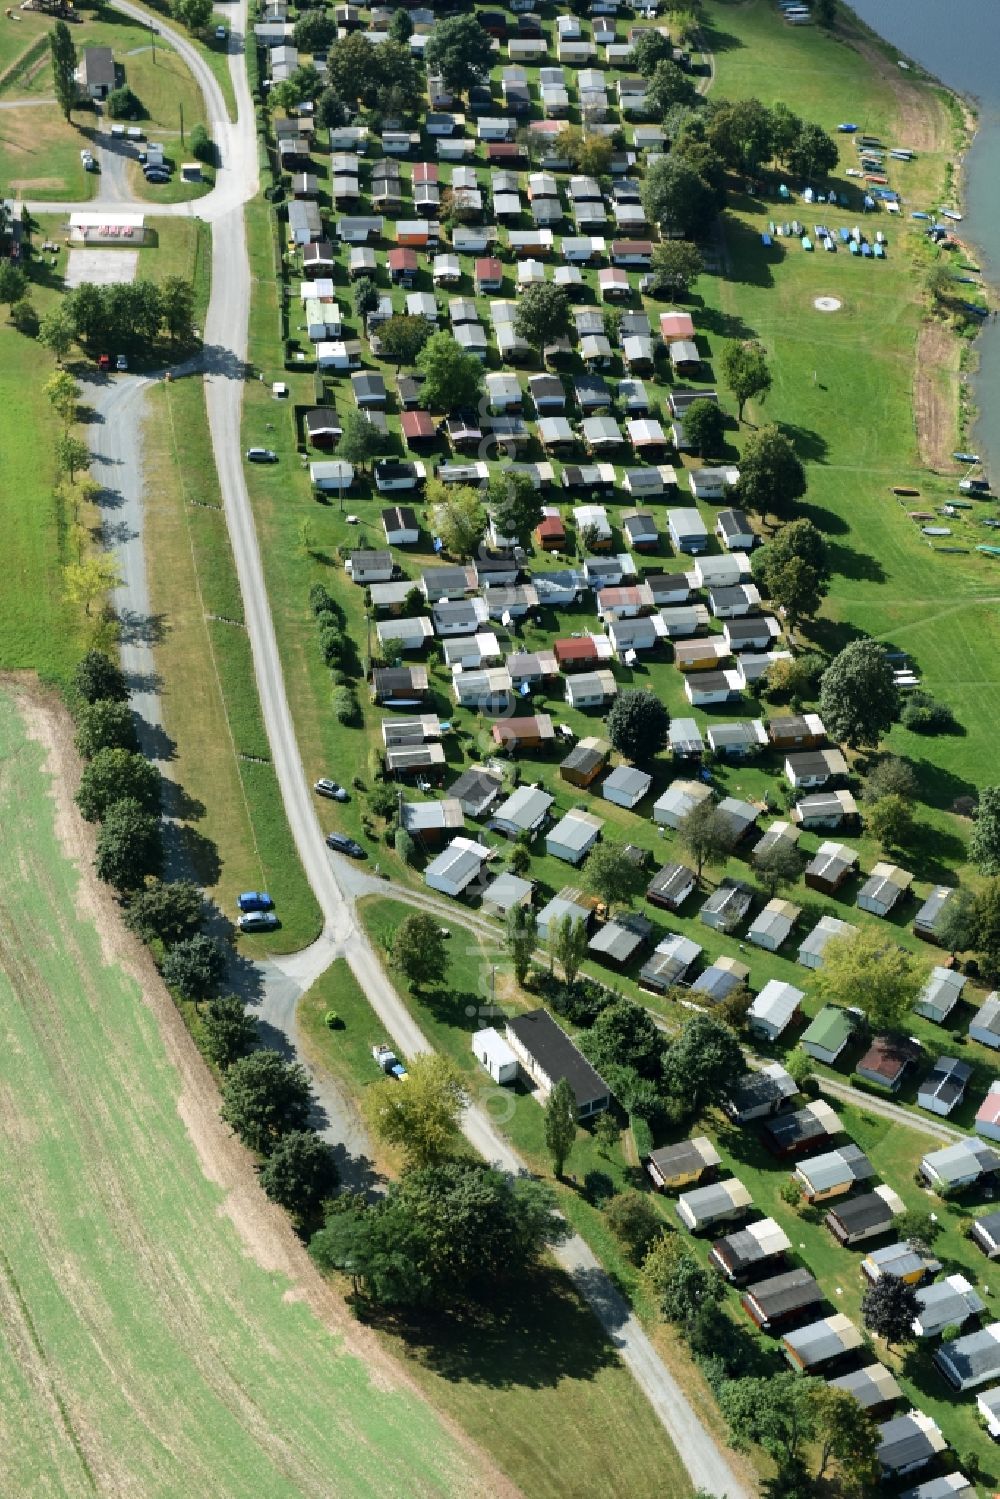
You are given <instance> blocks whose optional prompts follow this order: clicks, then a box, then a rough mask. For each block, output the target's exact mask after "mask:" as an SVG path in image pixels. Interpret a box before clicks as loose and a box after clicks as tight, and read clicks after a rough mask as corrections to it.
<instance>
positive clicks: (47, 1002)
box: [0, 696, 477, 1499]
mask: <svg viewBox="0 0 1000 1499" xmlns="http://www.w3.org/2000/svg"><path fill="white" fill-rule="evenodd" d="M0 746H2V753H3V765H4V773H3V778H2V782H0V805H2V809H3V817H2V819H0V849H2V855H3V864H4V869H5V879H4V890H3V924H2V925H3V930H2V938H0V1017H2V1028H3V1034H4V1037H5V1044H4V1050H5V1055H6V1057H7V1059H8V1063H9V1065H7V1066H6V1067H5V1068H4V1071H3V1077H2V1080H0V1115H2V1118H3V1126H4V1139H5V1147H4V1171H3V1175H2V1179H0V1211H2V1215H3V1221H4V1226H5V1228H4V1245H3V1254H2V1256H0V1306H2V1307H3V1318H2V1329H3V1330H2V1333H0V1390H2V1396H3V1398H2V1401H0V1437H2V1441H3V1448H4V1474H5V1477H4V1484H3V1486H4V1488H5V1489H6V1490H7V1491H8V1492H9V1493H11V1494H15V1493H16V1494H28V1493H41V1492H52V1493H56V1492H58V1493H60V1494H65V1495H67V1496H69V1495H72V1496H76V1495H81V1496H82V1495H94V1494H100V1495H111V1494H121V1493H128V1492H131V1493H141V1494H143V1495H144V1496H148V1499H160V1496H162V1499H168V1496H169V1499H176V1496H178V1495H187V1494H207V1493H211V1494H214V1495H219V1496H230V1495H231V1496H233V1499H237V1496H238V1499H243V1496H245V1495H246V1494H248V1493H251V1492H252V1493H254V1494H260V1495H264V1496H268V1499H293V1496H294V1499H299V1496H303V1495H309V1496H313V1499H322V1496H326V1495H329V1494H330V1493H331V1492H332V1491H335V1492H337V1493H338V1494H345V1495H351V1496H354V1495H357V1496H359V1499H360V1496H373V1499H374V1496H376V1495H384V1494H399V1495H404V1494H405V1495H411V1494H415V1493H416V1494H423V1495H430V1494H434V1495H441V1494H448V1493H454V1494H455V1495H466V1494H469V1493H470V1492H474V1491H475V1490H476V1488H477V1478H476V1476H475V1474H474V1473H473V1472H472V1470H471V1468H470V1466H469V1464H468V1462H467V1460H466V1459H465V1458H464V1457H463V1456H462V1455H461V1454H460V1453H459V1452H458V1451H457V1449H456V1445H455V1443H454V1441H453V1439H452V1438H451V1437H450V1436H449V1435H448V1434H447V1433H446V1432H445V1431H444V1429H443V1428H442V1427H441V1425H440V1423H439V1422H438V1420H437V1418H436V1417H434V1416H433V1415H432V1414H431V1411H430V1409H429V1408H428V1407H427V1406H426V1405H424V1404H423V1402H422V1401H420V1400H419V1399H418V1398H417V1397H416V1396H415V1395H414V1393H413V1392H412V1391H410V1390H408V1389H406V1388H405V1387H399V1386H396V1385H395V1384H394V1381H393V1377H392V1374H391V1372H390V1373H389V1374H388V1376H387V1378H386V1380H385V1382H384V1383H383V1382H382V1381H375V1380H373V1378H372V1373H371V1370H370V1368H369V1367H368V1366H367V1364H366V1363H365V1362H363V1361H362V1359H361V1358H360V1357H359V1356H357V1354H356V1353H354V1352H350V1351H347V1350H345V1346H344V1343H343V1342H342V1340H341V1339H340V1337H339V1336H336V1335H335V1334H334V1333H332V1332H331V1331H330V1330H329V1329H328V1327H326V1326H325V1325H324V1324H323V1323H321V1322H320V1320H319V1319H318V1317H317V1316H316V1315H315V1314H314V1312H313V1311H312V1310H311V1309H310V1305H309V1303H308V1302H307V1301H306V1300H304V1299H303V1298H302V1296H301V1293H299V1292H296V1290H295V1288H294V1287H293V1286H292V1285H291V1284H290V1282H289V1280H288V1278H287V1276H286V1275H284V1274H282V1273H279V1272H278V1271H277V1270H276V1269H275V1268H273V1265H272V1260H273V1259H274V1256H275V1250H274V1245H273V1244H272V1245H271V1246H270V1247H268V1242H267V1239H268V1233H269V1232H272V1230H270V1229H268V1230H267V1231H265V1232H264V1234H263V1238H260V1236H259V1225H258V1229H257V1230H255V1229H252V1228H251V1227H250V1224H251V1223H252V1221H253V1218H254V1214H255V1213H256V1212H259V1211H260V1209H259V1208H257V1206H256V1188H255V1187H254V1186H253V1184H252V1182H250V1181H249V1180H246V1181H243V1182H242V1183H241V1184H240V1186H239V1191H240V1192H245V1191H247V1190H249V1191H250V1193H251V1199H250V1200H249V1201H248V1202H243V1203H242V1205H241V1206H239V1207H234V1205H233V1204H232V1203H231V1204H230V1207H231V1209H232V1210H233V1212H234V1214H235V1217H234V1216H231V1213H230V1211H227V1192H226V1191H224V1190H223V1189H222V1186H221V1185H220V1184H219V1183H218V1181H216V1180H209V1178H208V1177H207V1176H206V1174H205V1171H204V1169H203V1166H202V1163H201V1158H200V1156H199V1153H198V1150H197V1149H196V1143H195V1139H194V1138H193V1137H192V1135H190V1134H189V1133H188V1127H191V1128H193V1129H194V1128H197V1129H198V1130H199V1132H200V1133H199V1136H198V1138H199V1140H200V1146H201V1148H202V1149H204V1150H205V1151H207V1152H208V1154H209V1156H210V1157H211V1156H212V1155H213V1153H215V1156H214V1158H215V1165H214V1167H213V1170H215V1171H220V1170H221V1171H222V1180H224V1181H225V1182H226V1185H227V1190H228V1189H229V1188H232V1186H233V1180H234V1178H233V1176H232V1172H231V1171H230V1169H229V1168H228V1167H226V1166H225V1165H222V1164H220V1161H221V1160H224V1158H225V1152H226V1146H225V1141H224V1133H223V1132H221V1130H220V1132H219V1134H220V1140H221V1142H222V1148H221V1156H220V1154H219V1144H218V1143H217V1142H215V1141H213V1140H212V1139H211V1138H206V1131H208V1132H209V1135H210V1134H211V1132H212V1131H216V1130H217V1129H218V1127H217V1126H216V1124H215V1120H214V1106H213V1100H212V1095H211V1093H209V1094H208V1096H206V1097H204V1098H201V1097H196V1096H195V1094H196V1092H197V1090H198V1089H208V1088H210V1085H209V1084H208V1081H207V1079H206V1078H204V1075H203V1072H202V1069H201V1064H200V1062H198V1060H197V1059H196V1058H194V1057H193V1056H191V1055H190V1052H189V1049H188V1048H189V1043H187V1041H186V1038H185V1037H184V1036H183V1032H180V1035H179V1038H178V1032H177V1030H173V1031H170V1030H169V1029H168V1034H169V1035H170V1036H171V1038H172V1040H171V1045H172V1047H173V1050H172V1051H171V1050H169V1049H168V1045H167V1043H166V1041H165V1039H164V1035H163V1033H161V1030H160V1025H159V1023H158V1019H157V1014H156V1013H155V1010H154V1008H153V1007H151V1003H149V1002H147V1001H146V1000H144V997H143V993H142V990H141V989H140V986H139V983H138V982H137V980H136V979H135V978H133V977H132V976H130V974H129V973H128V972H126V971H125V970H123V969H122V968H121V967H120V966H118V963H117V961H116V958H117V955H118V942H119V937H118V931H117V926H116V921H115V919H114V918H110V919H108V920H105V921H103V922H102V921H101V920H99V919H95V917H96V913H95V910H94V908H93V906H92V904H91V902H92V900H93V898H94V897H93V896H92V895H91V894H89V893H88V889H89V887H87V888H85V887H83V886H82V884H81V876H80V874H79V873H78V870H77V868H76V866H75V865H74V863H73V862H71V860H70V859H69V858H68V857H67V855H66V853H65V851H64V848H63V846H62V844H61V843H60V842H59V840H58V839H57V836H56V832H55V825H54V806H53V802H52V800H51V797H50V785H51V781H50V777H49V775H48V773H47V772H46V771H45V769H44V768H43V760H44V749H43V747H42V745H41V744H40V743H38V742H37V741H36V740H33V739H29V738H28V737H27V734H26V731H25V725H24V723H23V722H22V720H21V718H20V717H19V715H18V711H17V710H16V708H15V706H14V704H13V702H12V700H11V698H10V697H8V696H3V697H0ZM65 815H67V816H68V818H69V820H70V821H71V822H72V820H73V817H74V814H73V813H72V812H70V813H68V814H65ZM88 878H89V877H88ZM101 909H102V911H103V910H104V908H103V906H102V908H101ZM102 937H103V940H104V942H105V943H106V944H107V947H106V948H103V947H102ZM156 1003H157V1004H159V1005H160V1006H162V1007H163V1009H164V1011H165V1012H167V1013H169V1012H170V1006H169V1001H167V1000H166V998H165V997H161V998H160V999H159V1000H157V1001H156ZM178 1029H179V1027H178ZM178 1048H179V1049H178ZM179 1064H182V1065H183V1067H184V1069H185V1070H184V1072H183V1074H182V1073H181V1072H179V1071H178V1065H179ZM185 1121H187V1122H185ZM238 1170H239V1171H241V1172H244V1173H245V1172H246V1170H247V1168H246V1167H245V1166H242V1165H240V1166H238ZM248 1211H249V1217H247V1212H248ZM237 1220H238V1221H241V1222H242V1223H244V1224H245V1225H246V1226H247V1232H248V1233H250V1234H251V1235H252V1237H251V1238H250V1239H249V1240H244V1238H242V1237H241V1234H240V1232H239V1231H238V1229H237V1226H236V1221H237ZM281 1231H283V1230H280V1231H279V1229H278V1227H277V1226H276V1227H275V1228H274V1230H273V1232H275V1233H279V1232H281ZM280 1262H281V1258H280V1256H278V1263H280Z"/></svg>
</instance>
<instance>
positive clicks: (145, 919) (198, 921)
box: [125, 880, 205, 947]
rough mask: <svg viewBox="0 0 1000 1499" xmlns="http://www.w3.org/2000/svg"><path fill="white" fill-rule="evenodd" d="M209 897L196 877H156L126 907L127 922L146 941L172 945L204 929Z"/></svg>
mask: <svg viewBox="0 0 1000 1499" xmlns="http://www.w3.org/2000/svg"><path fill="white" fill-rule="evenodd" d="M204 920H205V897H204V896H203V895H202V892H201V889H200V888H199V886H198V885H196V884H194V882H193V881H192V880H170V881H164V880H154V881H153V883H152V884H151V885H147V886H146V888H145V889H144V890H138V891H136V893H135V895H134V896H133V897H132V899H131V900H130V901H129V903H128V906H127V907H126V910H125V925H126V926H127V927H128V928H129V930H130V931H133V932H138V934H139V936H140V937H141V938H142V939H143V941H144V942H152V941H154V940H155V941H158V942H162V943H163V945H164V947H172V946H173V945H174V943H176V942H184V941H185V940H186V939H187V938H188V937H193V936H194V935H195V934H196V933H197V932H199V931H200V930H201V925H202V922H203V921H204Z"/></svg>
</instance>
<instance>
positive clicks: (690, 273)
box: [650, 239, 716, 430]
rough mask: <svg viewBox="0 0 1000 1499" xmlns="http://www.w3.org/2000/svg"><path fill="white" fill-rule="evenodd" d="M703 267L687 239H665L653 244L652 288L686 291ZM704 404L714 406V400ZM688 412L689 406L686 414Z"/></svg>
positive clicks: (661, 291)
mask: <svg viewBox="0 0 1000 1499" xmlns="http://www.w3.org/2000/svg"><path fill="white" fill-rule="evenodd" d="M704 269H705V261H704V258H703V256H702V253H701V251H700V250H699V249H698V246H697V245H693V244H692V243H691V241H690V240H688V239H667V240H664V241H663V243H662V244H659V245H654V246H653V254H652V258H651V264H650V271H651V273H652V277H653V286H654V289H655V291H656V292H657V294H658V295H659V296H669V295H671V294H673V293H678V292H686V291H687V290H688V288H689V286H690V285H691V283H692V281H697V279H698V277H699V276H700V275H701V274H702V272H703V271H704ZM692 404H693V403H692ZM706 404H707V405H711V406H713V407H714V406H716V402H714V401H711V402H706ZM690 414H691V409H690V407H689V408H688V411H687V413H686V416H690ZM685 430H686V429H685Z"/></svg>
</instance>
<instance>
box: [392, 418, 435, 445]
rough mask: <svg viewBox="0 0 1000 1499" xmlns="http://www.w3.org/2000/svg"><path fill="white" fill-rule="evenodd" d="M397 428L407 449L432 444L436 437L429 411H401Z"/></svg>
mask: <svg viewBox="0 0 1000 1499" xmlns="http://www.w3.org/2000/svg"><path fill="white" fill-rule="evenodd" d="M399 426H400V430H401V431H402V434H403V437H404V438H405V439H406V445H407V447H409V448H415V447H419V446H420V444H421V443H425V442H433V441H434V439H435V438H436V437H437V428H436V427H435V425H434V421H433V418H432V417H431V414H430V412H429V411H403V412H401V413H400V417H399Z"/></svg>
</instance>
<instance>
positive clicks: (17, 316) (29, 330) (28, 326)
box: [10, 297, 38, 338]
mask: <svg viewBox="0 0 1000 1499" xmlns="http://www.w3.org/2000/svg"><path fill="white" fill-rule="evenodd" d="M10 320H11V323H12V324H13V325H14V327H15V328H16V329H17V331H18V333H23V334H24V335H25V337H26V338H34V337H35V336H36V335H37V333H38V313H37V312H36V311H35V306H34V303H33V302H30V301H29V300H28V298H27V297H21V299H20V300H19V301H17V302H15V303H14V304H13V306H12V307H11V309H10Z"/></svg>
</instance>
